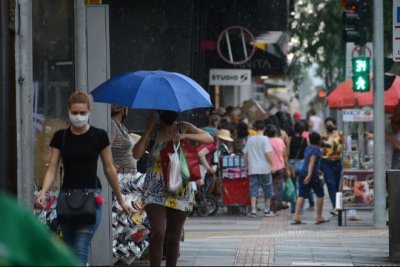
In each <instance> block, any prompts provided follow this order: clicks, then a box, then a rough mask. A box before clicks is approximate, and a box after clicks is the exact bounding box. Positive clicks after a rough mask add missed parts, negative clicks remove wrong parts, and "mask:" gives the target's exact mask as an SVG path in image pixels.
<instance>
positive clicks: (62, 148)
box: [60, 128, 68, 189]
mask: <svg viewBox="0 0 400 267" xmlns="http://www.w3.org/2000/svg"><path fill="white" fill-rule="evenodd" d="M67 129H68V128H65V129H64V131H63V138H62V143H61V150H60V157H61V164H60V189H61V186H62V183H61V182H62V180H63V173H64V161H63V155H64V146H65V139H66V136H67Z"/></svg>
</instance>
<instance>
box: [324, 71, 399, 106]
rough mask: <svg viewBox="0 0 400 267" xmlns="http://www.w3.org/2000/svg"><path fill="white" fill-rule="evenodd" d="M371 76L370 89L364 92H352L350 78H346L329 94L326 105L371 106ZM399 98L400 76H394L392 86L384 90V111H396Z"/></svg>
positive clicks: (372, 99) (372, 100)
mask: <svg viewBox="0 0 400 267" xmlns="http://www.w3.org/2000/svg"><path fill="white" fill-rule="evenodd" d="M372 84H373V78H372V76H371V89H370V91H369V92H366V93H355V92H353V89H352V87H353V83H352V79H347V80H345V81H344V82H343V83H341V84H340V85H339V86H338V87H337V88H336V89H334V90H333V91H332V93H330V94H329V96H328V98H327V106H328V107H330V108H354V107H365V106H373V104H374V95H373V92H374V90H373V87H372ZM399 100H400V76H396V78H395V79H394V81H393V83H392V86H391V87H390V88H389V89H388V90H386V91H385V92H384V107H385V112H386V113H393V112H396V110H397V107H398V105H399Z"/></svg>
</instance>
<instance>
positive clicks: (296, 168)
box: [294, 137, 306, 175]
mask: <svg viewBox="0 0 400 267" xmlns="http://www.w3.org/2000/svg"><path fill="white" fill-rule="evenodd" d="M302 138H303V139H302V140H301V142H300V146H299V149H298V150H297V153H296V157H295V162H294V171H295V173H296V174H297V175H298V174H299V173H300V172H301V170H302V169H303V165H304V159H299V154H300V150H301V147H302V146H303V144H304V140H306V139H305V138H304V137H302Z"/></svg>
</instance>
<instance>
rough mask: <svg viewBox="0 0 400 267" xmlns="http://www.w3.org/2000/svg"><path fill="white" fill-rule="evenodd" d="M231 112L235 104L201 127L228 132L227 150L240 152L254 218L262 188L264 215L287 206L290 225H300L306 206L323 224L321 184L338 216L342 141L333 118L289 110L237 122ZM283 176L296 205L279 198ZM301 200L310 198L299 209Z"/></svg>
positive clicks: (211, 131) (282, 187) (215, 115)
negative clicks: (291, 188)
mask: <svg viewBox="0 0 400 267" xmlns="http://www.w3.org/2000/svg"><path fill="white" fill-rule="evenodd" d="M232 111H233V107H226V108H220V109H218V110H216V111H215V112H214V113H212V114H211V115H210V117H209V119H210V120H209V125H208V126H207V127H205V128H203V129H204V130H206V131H208V132H209V133H210V134H211V135H215V134H216V133H218V132H219V131H229V133H230V135H231V136H232V138H233V141H232V142H229V143H227V144H228V145H229V150H230V151H231V153H235V154H243V156H244V159H245V162H246V168H247V172H248V175H249V177H250V189H249V191H250V197H251V207H250V212H249V214H250V215H251V216H256V201H257V198H258V196H259V189H261V188H262V189H263V192H264V198H265V210H264V215H265V216H275V215H276V214H277V211H279V210H281V209H286V208H290V209H291V212H292V213H293V214H294V216H293V223H294V224H298V223H301V219H300V215H301V213H302V212H303V211H304V210H307V211H314V210H315V208H316V211H317V216H316V223H323V222H326V221H327V220H326V219H325V218H323V217H322V214H321V212H322V205H323V196H324V190H323V186H324V184H326V187H327V191H328V193H329V199H330V202H331V205H332V209H331V214H332V215H337V211H336V209H335V205H336V192H338V191H339V184H340V177H341V171H342V163H341V153H342V146H343V145H345V142H344V136H343V134H342V132H341V131H339V130H338V129H337V127H336V121H335V119H334V118H332V117H327V118H325V119H323V118H322V117H320V116H319V115H318V114H317V112H316V111H315V110H314V109H310V111H309V112H308V113H307V115H306V116H303V114H302V113H301V112H299V111H296V112H294V113H293V114H290V113H289V112H283V111H278V112H277V113H276V114H274V115H271V116H269V117H268V118H267V119H263V120H257V121H255V122H254V125H253V124H252V123H251V122H250V121H249V119H248V118H247V117H242V118H241V119H240V120H237V117H235V116H233V114H232ZM287 177H290V178H291V179H292V181H293V184H294V185H295V186H296V192H297V194H298V198H297V203H296V202H292V203H288V202H286V201H284V199H283V196H282V193H283V190H284V187H285V181H286V178H287ZM322 177H323V178H322ZM314 195H316V197H317V200H316V207H315V201H314ZM304 199H306V200H308V207H307V208H303V204H304Z"/></svg>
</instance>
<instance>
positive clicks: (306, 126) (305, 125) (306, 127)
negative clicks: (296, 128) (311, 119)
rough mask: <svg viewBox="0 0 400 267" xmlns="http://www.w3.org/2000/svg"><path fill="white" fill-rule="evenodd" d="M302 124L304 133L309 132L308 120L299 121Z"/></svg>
mask: <svg viewBox="0 0 400 267" xmlns="http://www.w3.org/2000/svg"><path fill="white" fill-rule="evenodd" d="M300 121H301V122H302V123H303V126H304V131H308V130H309V128H310V127H309V124H308V120H307V119H302V120H300Z"/></svg>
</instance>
